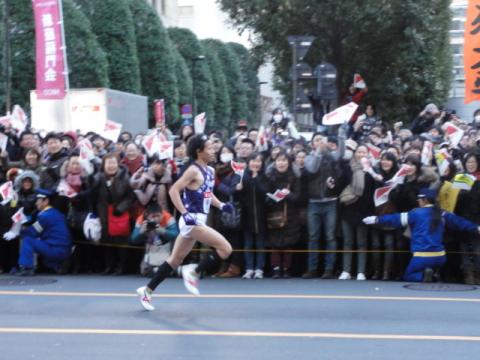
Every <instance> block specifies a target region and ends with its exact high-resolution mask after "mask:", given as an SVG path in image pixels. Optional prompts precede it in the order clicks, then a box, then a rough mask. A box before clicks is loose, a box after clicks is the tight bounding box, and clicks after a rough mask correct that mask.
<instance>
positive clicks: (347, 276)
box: [338, 271, 352, 280]
mask: <svg viewBox="0 0 480 360" xmlns="http://www.w3.org/2000/svg"><path fill="white" fill-rule="evenodd" d="M351 279H352V276H351V275H350V273H348V272H346V271H342V273H341V274H340V276H339V277H338V280H351Z"/></svg>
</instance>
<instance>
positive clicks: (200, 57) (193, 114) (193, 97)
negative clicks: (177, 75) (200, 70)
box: [192, 55, 205, 118]
mask: <svg viewBox="0 0 480 360" xmlns="http://www.w3.org/2000/svg"><path fill="white" fill-rule="evenodd" d="M202 60H205V56H203V55H197V56H196V57H194V58H193V59H192V116H193V118H195V115H196V114H197V108H196V104H195V78H196V77H195V65H196V64H197V61H202Z"/></svg>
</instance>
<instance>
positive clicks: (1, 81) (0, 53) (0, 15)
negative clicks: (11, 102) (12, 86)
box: [0, 1, 8, 114]
mask: <svg viewBox="0 0 480 360" xmlns="http://www.w3.org/2000/svg"><path fill="white" fill-rule="evenodd" d="M4 4H5V3H2V2H1V1H0V5H1V6H2V8H0V39H1V42H2V45H1V46H0V64H1V69H2V70H1V75H0V114H1V113H3V109H4V108H5V75H6V73H7V72H6V66H8V64H7V63H6V62H5V58H4V50H5V45H6V44H5V42H4V39H5V31H4V30H5V25H4V24H5V23H4V21H5V17H4V14H5V11H4V9H5V7H4Z"/></svg>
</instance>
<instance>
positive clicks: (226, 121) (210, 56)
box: [201, 40, 231, 129]
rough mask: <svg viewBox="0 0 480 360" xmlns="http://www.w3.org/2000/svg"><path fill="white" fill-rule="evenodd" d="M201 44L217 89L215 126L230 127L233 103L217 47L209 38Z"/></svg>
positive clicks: (219, 127)
mask: <svg viewBox="0 0 480 360" xmlns="http://www.w3.org/2000/svg"><path fill="white" fill-rule="evenodd" d="M201 44H202V46H203V48H204V50H205V51H204V54H205V56H206V59H207V62H208V66H209V67H210V70H211V73H212V80H213V85H214V91H215V104H214V110H215V118H216V122H215V127H216V128H217V129H228V128H229V126H230V115H231V104H230V96H229V94H228V86H227V79H226V76H225V73H224V69H223V65H222V63H221V62H220V60H219V59H218V56H217V54H216V52H215V49H213V48H211V47H210V46H209V42H208V40H207V41H206V40H202V41H201Z"/></svg>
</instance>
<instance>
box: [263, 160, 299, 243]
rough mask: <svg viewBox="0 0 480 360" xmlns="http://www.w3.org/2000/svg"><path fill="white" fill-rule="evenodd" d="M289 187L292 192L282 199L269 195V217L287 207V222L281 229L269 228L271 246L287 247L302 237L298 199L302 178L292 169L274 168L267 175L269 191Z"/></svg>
mask: <svg viewBox="0 0 480 360" xmlns="http://www.w3.org/2000/svg"><path fill="white" fill-rule="evenodd" d="M285 188H288V189H289V190H290V194H289V195H288V196H287V197H286V198H285V199H284V200H282V201H280V202H275V201H273V200H271V199H270V198H268V197H267V204H266V210H267V217H268V215H269V214H272V213H278V212H282V211H284V210H285V206H286V207H287V222H286V224H285V226H284V227H283V228H281V229H269V230H268V240H269V244H270V246H271V247H273V248H276V249H282V248H287V247H290V246H292V245H295V244H296V243H297V242H298V241H299V239H300V221H299V218H298V208H297V201H298V200H299V197H300V179H299V178H298V177H296V176H295V174H294V173H293V171H292V170H289V171H287V172H286V173H279V172H278V171H277V170H276V169H273V170H272V171H271V173H270V174H269V175H268V177H267V189H268V192H269V193H271V194H273V193H274V192H275V191H276V190H278V189H285Z"/></svg>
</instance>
